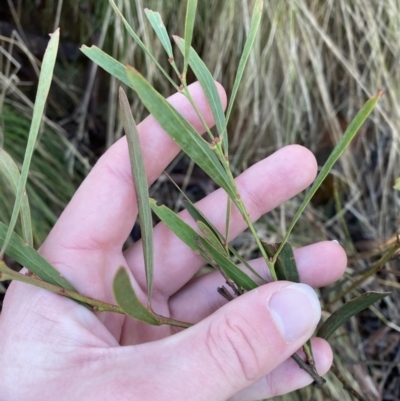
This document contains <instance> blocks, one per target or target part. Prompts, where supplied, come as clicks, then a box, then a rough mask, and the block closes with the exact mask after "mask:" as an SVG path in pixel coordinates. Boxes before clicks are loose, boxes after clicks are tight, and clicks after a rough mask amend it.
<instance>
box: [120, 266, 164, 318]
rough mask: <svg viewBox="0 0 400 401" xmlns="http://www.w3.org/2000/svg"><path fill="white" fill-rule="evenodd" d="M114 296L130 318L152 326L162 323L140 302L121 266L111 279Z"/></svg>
mask: <svg viewBox="0 0 400 401" xmlns="http://www.w3.org/2000/svg"><path fill="white" fill-rule="evenodd" d="M113 291H114V298H115V301H116V302H117V304H118V305H119V306H120V308H121V309H122V310H123V311H124V312H125V313H126V314H127V315H128V316H130V317H131V318H132V319H135V320H139V321H140V322H145V323H148V324H151V325H153V326H160V325H161V324H162V323H161V322H160V320H159V319H158V317H157V316H156V315H154V314H153V313H152V312H151V311H149V310H148V309H147V308H146V307H145V306H143V305H142V304H141V302H140V301H139V299H138V297H137V296H136V293H135V291H134V289H133V288H132V285H131V282H130V280H129V276H128V273H127V272H126V271H125V269H124V268H123V267H121V268H120V269H119V270H118V271H117V274H116V275H115V277H114V281H113Z"/></svg>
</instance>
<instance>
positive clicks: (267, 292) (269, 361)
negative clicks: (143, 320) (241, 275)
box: [164, 281, 321, 400]
mask: <svg viewBox="0 0 400 401" xmlns="http://www.w3.org/2000/svg"><path fill="white" fill-rule="evenodd" d="M320 317H321V309H320V304H319V301H318V297H317V295H316V293H315V292H314V290H313V289H312V288H311V287H309V286H308V285H305V284H293V283H289V282H282V281H280V282H274V283H270V284H267V285H264V286H262V287H259V288H257V289H255V290H253V291H251V292H249V293H246V294H244V295H242V296H240V297H239V298H236V299H235V300H233V301H232V302H230V303H229V304H227V305H225V306H224V307H222V308H221V309H219V310H218V311H217V312H215V313H214V314H213V315H211V316H209V317H208V318H207V319H205V320H204V321H202V322H200V323H199V324H197V325H195V326H193V327H192V328H190V329H188V330H185V331H183V332H181V333H179V334H177V335H176V336H172V337H170V339H169V340H170V341H171V343H170V345H171V346H172V348H173V349H172V350H171V349H170V352H171V353H172V355H173V359H174V366H176V367H179V369H173V370H171V371H170V375H171V376H173V377H170V382H171V383H175V384H178V383H179V384H178V386H179V387H180V388H179V395H180V396H182V398H180V397H178V398H179V399H190V400H226V399H228V398H230V397H232V396H233V395H234V394H236V393H237V392H238V391H240V390H242V389H244V388H246V387H248V386H250V385H251V384H253V383H255V382H256V381H258V380H259V379H261V378H263V377H265V376H266V375H268V374H269V373H270V372H271V371H272V370H273V369H275V368H276V367H277V366H279V365H280V364H282V363H283V362H284V361H285V360H286V359H287V358H289V357H290V355H292V354H293V353H295V352H296V351H297V350H298V349H299V348H300V347H301V346H302V345H303V344H304V343H305V342H306V341H307V340H308V339H309V338H310V337H311V335H312V334H313V332H314V330H315V328H316V326H317V324H318V322H319V320H320ZM164 351H165V349H164ZM170 352H168V354H169V355H171V353H170ZM185 396H187V397H189V398H185ZM178 398H176V399H178Z"/></svg>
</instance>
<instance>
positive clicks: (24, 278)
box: [0, 261, 192, 328]
mask: <svg viewBox="0 0 400 401" xmlns="http://www.w3.org/2000/svg"><path fill="white" fill-rule="evenodd" d="M6 280H15V281H20V282H22V283H26V284H31V285H34V286H35V287H40V288H43V289H45V290H48V291H51V292H53V293H55V294H58V295H62V296H64V297H68V298H71V299H73V300H75V301H78V302H80V303H82V304H84V306H87V307H89V308H90V309H91V310H92V311H93V312H114V313H120V314H122V315H125V312H124V311H123V310H122V309H121V308H120V307H119V306H118V305H113V304H109V303H107V302H103V301H99V300H97V299H93V298H90V297H87V296H85V295H82V294H79V293H77V292H75V291H70V290H67V289H65V288H62V287H58V286H56V285H53V284H49V283H46V282H45V281H43V280H40V279H39V278H36V277H34V276H30V275H29V274H28V275H25V274H21V273H17V272H15V271H14V270H12V269H10V268H9V267H8V266H7V265H6V264H5V263H4V262H3V261H0V282H1V281H6ZM153 313H154V312H153ZM154 314H155V315H156V316H157V318H158V319H159V320H160V322H161V324H168V325H170V326H176V327H182V328H188V327H190V326H192V324H191V323H186V322H181V321H179V320H175V319H170V318H168V317H165V316H161V315H157V314H156V313H154Z"/></svg>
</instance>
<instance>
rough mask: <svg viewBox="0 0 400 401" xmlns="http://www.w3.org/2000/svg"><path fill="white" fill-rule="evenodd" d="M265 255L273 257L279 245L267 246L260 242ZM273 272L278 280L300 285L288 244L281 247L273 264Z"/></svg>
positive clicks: (292, 254)
mask: <svg viewBox="0 0 400 401" xmlns="http://www.w3.org/2000/svg"><path fill="white" fill-rule="evenodd" d="M261 243H262V244H263V247H264V249H265V251H266V252H267V255H268V256H269V257H270V258H273V257H274V256H275V253H276V251H277V250H278V249H279V246H280V244H267V243H266V242H264V241H261ZM275 272H276V276H277V278H278V280H288V281H293V282H294V283H300V277H299V272H298V270H297V266H296V260H295V258H294V253H293V248H292V245H290V243H289V242H286V244H285V245H284V246H283V248H282V250H281V253H280V254H279V257H278V259H277V260H276V263H275Z"/></svg>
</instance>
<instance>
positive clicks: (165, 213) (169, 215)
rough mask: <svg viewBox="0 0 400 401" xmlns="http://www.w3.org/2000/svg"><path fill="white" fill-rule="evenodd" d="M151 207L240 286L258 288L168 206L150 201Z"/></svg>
mask: <svg viewBox="0 0 400 401" xmlns="http://www.w3.org/2000/svg"><path fill="white" fill-rule="evenodd" d="M150 206H151V208H152V209H153V212H154V213H155V214H156V215H157V216H158V217H159V218H160V219H161V221H162V222H163V223H164V224H165V225H166V226H167V227H168V228H169V229H170V230H171V231H172V232H173V233H174V234H175V235H176V236H177V237H179V238H180V239H181V240H182V241H183V242H184V243H185V244H186V245H187V246H188V247H189V248H191V249H193V251H195V252H199V254H200V255H201V256H202V257H203V256H204V255H203V253H202V252H201V251H202V250H201V249H200V248H199V245H198V243H197V242H199V243H200V244H201V246H202V247H203V248H204V249H205V250H206V251H207V252H208V254H209V255H210V256H211V257H212V258H213V260H214V261H215V262H216V263H217V264H218V266H219V267H220V268H221V270H222V271H223V272H224V273H225V274H226V276H227V277H229V278H230V279H231V280H232V281H233V282H235V283H236V284H237V285H238V286H240V287H242V288H244V289H245V290H247V291H250V290H252V289H254V288H256V287H258V285H257V283H256V282H255V281H254V280H253V279H251V278H250V277H249V276H247V274H245V273H244V272H242V271H241V270H240V269H239V268H238V267H237V266H236V265H235V264H234V263H233V262H232V261H231V260H230V259H228V258H227V257H226V256H225V254H222V253H220V252H218V251H217V250H216V249H215V248H214V247H213V246H212V245H210V244H209V243H208V241H206V240H205V239H204V238H202V237H200V236H199V234H198V233H197V232H196V231H194V230H193V229H192V228H191V227H190V226H189V225H188V224H186V223H185V222H184V221H183V220H181V219H180V218H179V216H178V215H176V214H175V213H174V212H173V211H172V210H170V209H168V208H167V207H166V206H158V205H157V203H156V201H155V200H154V199H150Z"/></svg>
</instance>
